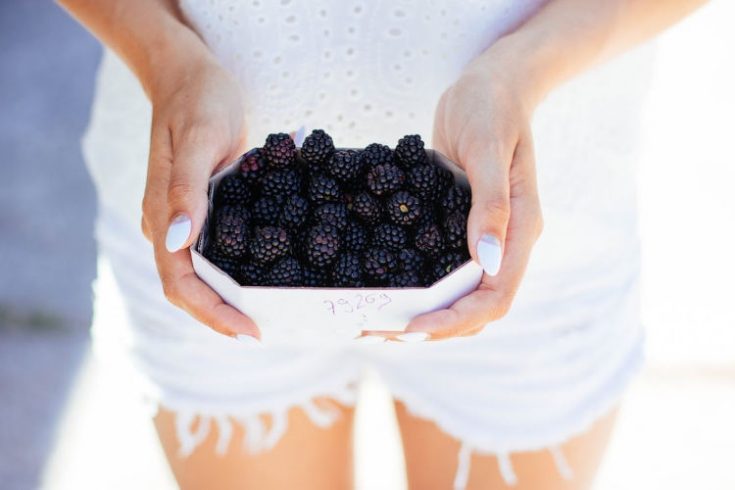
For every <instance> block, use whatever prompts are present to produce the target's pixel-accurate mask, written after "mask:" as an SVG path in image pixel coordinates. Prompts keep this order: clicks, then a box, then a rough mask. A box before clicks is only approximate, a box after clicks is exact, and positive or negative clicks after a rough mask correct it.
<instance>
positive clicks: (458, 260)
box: [432, 252, 465, 282]
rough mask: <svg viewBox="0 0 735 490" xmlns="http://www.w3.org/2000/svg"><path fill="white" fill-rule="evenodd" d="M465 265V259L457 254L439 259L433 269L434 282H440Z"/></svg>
mask: <svg viewBox="0 0 735 490" xmlns="http://www.w3.org/2000/svg"><path fill="white" fill-rule="evenodd" d="M464 263H465V259H464V258H463V257H462V255H461V254H459V253H457V252H449V253H447V254H445V255H442V256H441V257H439V260H437V261H436V262H435V263H434V266H433V268H432V272H433V276H434V277H433V279H434V281H435V282H436V281H438V280H439V279H441V278H442V277H444V276H446V275H447V274H449V273H450V272H452V271H453V270H455V269H457V268H458V267H459V266H461V265H462V264H464Z"/></svg>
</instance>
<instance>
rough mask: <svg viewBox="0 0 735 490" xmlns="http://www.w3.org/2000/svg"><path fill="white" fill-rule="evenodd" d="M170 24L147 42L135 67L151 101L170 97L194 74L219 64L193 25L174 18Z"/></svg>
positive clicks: (162, 27)
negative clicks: (186, 24)
mask: <svg viewBox="0 0 735 490" xmlns="http://www.w3.org/2000/svg"><path fill="white" fill-rule="evenodd" d="M166 24H168V25H167V26H161V28H160V29H159V30H158V33H157V34H156V35H155V36H154V37H153V38H152V39H150V40H149V41H148V42H147V43H146V46H145V51H144V53H145V54H144V56H143V57H142V58H143V59H142V60H141V62H140V63H137V64H136V65H135V69H134V70H135V72H136V75H137V76H138V79H139V80H140V83H141V85H142V86H143V90H144V91H145V93H146V94H147V95H148V98H149V99H150V100H151V101H156V100H162V99H164V98H166V97H167V96H168V94H170V93H171V92H172V91H174V90H176V88H178V87H180V86H181V85H182V84H184V83H186V80H188V79H189V78H190V77H191V76H192V75H193V74H196V73H199V72H201V71H202V70H205V69H207V68H208V67H212V66H214V65H216V64H217V61H216V59H215V58H214V56H213V55H212V53H211V52H210V51H209V48H208V47H207V46H206V45H205V44H204V42H203V41H202V40H201V38H199V36H198V35H197V34H196V33H195V32H194V31H192V30H191V29H190V28H189V27H187V26H185V25H183V24H181V23H180V22H178V21H177V20H174V19H172V20H171V21H170V22H167V23H166Z"/></svg>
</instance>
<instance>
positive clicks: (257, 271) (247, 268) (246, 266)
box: [238, 262, 267, 286]
mask: <svg viewBox="0 0 735 490" xmlns="http://www.w3.org/2000/svg"><path fill="white" fill-rule="evenodd" d="M266 274H267V271H266V270H265V269H264V268H263V267H261V266H259V265H258V264H255V263H253V262H243V263H242V264H240V269H239V273H238V282H239V283H240V284H241V285H242V286H265V285H266V284H267V281H266Z"/></svg>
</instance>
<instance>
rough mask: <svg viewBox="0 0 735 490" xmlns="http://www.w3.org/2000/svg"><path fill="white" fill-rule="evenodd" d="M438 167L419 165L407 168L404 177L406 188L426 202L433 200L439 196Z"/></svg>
mask: <svg viewBox="0 0 735 490" xmlns="http://www.w3.org/2000/svg"><path fill="white" fill-rule="evenodd" d="M438 172H439V167H435V166H434V165H421V166H418V167H414V168H411V169H409V170H408V173H407V176H406V179H407V181H408V189H409V190H411V192H413V193H415V194H416V195H417V196H419V197H420V198H421V199H423V200H424V201H426V202H433V201H434V200H436V198H437V197H438V196H439V176H438Z"/></svg>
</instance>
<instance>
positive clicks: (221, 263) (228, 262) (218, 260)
mask: <svg viewBox="0 0 735 490" xmlns="http://www.w3.org/2000/svg"><path fill="white" fill-rule="evenodd" d="M204 256H205V257H206V258H207V260H209V261H210V262H211V263H213V264H214V265H216V266H217V267H219V269H220V270H221V271H222V272H224V273H225V274H227V275H228V276H230V277H232V278H236V277H237V274H238V269H239V267H240V263H239V261H238V260H237V259H233V258H231V257H228V256H227V255H225V254H224V253H222V252H221V251H220V250H219V249H218V248H217V247H214V248H211V249H210V250H208V251H207V253H206V254H205V255H204Z"/></svg>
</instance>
